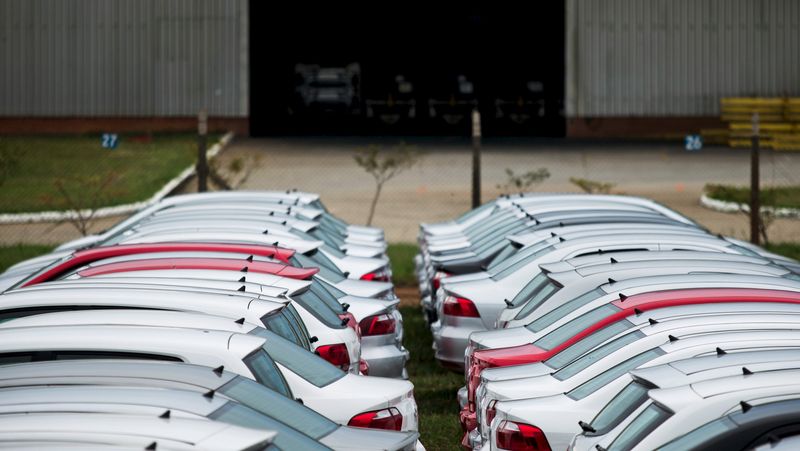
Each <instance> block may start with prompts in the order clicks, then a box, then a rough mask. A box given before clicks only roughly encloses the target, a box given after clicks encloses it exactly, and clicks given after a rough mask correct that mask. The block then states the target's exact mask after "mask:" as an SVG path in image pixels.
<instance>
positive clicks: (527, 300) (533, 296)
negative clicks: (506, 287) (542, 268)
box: [512, 277, 561, 319]
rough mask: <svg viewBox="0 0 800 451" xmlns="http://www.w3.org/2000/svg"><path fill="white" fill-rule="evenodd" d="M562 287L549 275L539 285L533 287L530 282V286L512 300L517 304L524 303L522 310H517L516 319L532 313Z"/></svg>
mask: <svg viewBox="0 0 800 451" xmlns="http://www.w3.org/2000/svg"><path fill="white" fill-rule="evenodd" d="M560 289H561V288H560V287H559V286H558V285H556V284H555V283H554V282H553V281H552V280H550V279H549V278H547V277H545V280H544V282H543V283H541V284H540V285H538V286H534V287H531V285H530V284H528V286H527V287H525V289H523V290H522V291H521V292H520V293H519V294H517V296H515V297H514V300H513V301H512V302H514V303H515V305H523V307H522V308H521V309H520V311H519V312H517V316H516V318H515V319H522V318H525V317H526V316H528V315H530V314H531V313H533V312H534V311H535V310H536V309H537V308H539V306H541V305H542V304H543V303H544V302H545V301H546V300H548V299H550V298H551V297H552V296H553V295H554V294H556V292H557V291H558V290H560Z"/></svg>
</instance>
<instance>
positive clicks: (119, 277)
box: [46, 271, 310, 304]
mask: <svg viewBox="0 0 800 451" xmlns="http://www.w3.org/2000/svg"><path fill="white" fill-rule="evenodd" d="M181 275H182V276H183V277H178V276H176V275H170V274H169V272H168V271H153V272H148V275H142V274H140V273H138V272H132V273H118V274H113V275H108V276H99V277H91V278H83V279H65V280H60V281H55V282H48V283H47V284H46V285H47V286H48V287H56V286H71V287H78V286H80V287H87V288H88V287H98V288H100V287H106V288H114V287H118V286H127V287H131V288H136V287H141V288H150V289H162V290H170V291H195V292H201V293H212V294H213V293H216V294H221V295H226V296H230V295H234V296H240V297H249V298H252V297H254V296H258V299H261V300H264V301H268V302H273V303H279V304H286V303H287V302H289V299H287V298H286V294H287V293H288V291H289V290H288V289H287V288H285V287H275V286H272V285H264V284H262V283H256V282H249V281H248V280H247V276H244V275H243V276H241V277H238V278H237V277H235V276H234V277H232V278H231V279H230V280H220V279H210V278H200V277H187V276H189V275H190V274H181ZM198 276H199V274H198ZM242 279H244V280H242ZM251 280H252V278H251ZM308 285H310V283H308V284H306V287H298V288H297V290H296V291H300V292H302V291H304V289H305V288H307V286H308ZM242 287H244V290H242Z"/></svg>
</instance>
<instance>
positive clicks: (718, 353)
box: [717, 348, 728, 356]
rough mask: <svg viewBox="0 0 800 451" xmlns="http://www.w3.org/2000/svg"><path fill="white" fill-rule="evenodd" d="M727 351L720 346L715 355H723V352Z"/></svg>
mask: <svg viewBox="0 0 800 451" xmlns="http://www.w3.org/2000/svg"><path fill="white" fill-rule="evenodd" d="M727 353H728V352H727V351H725V350H724V349H722V348H717V355H718V356H722V355H725V354H727Z"/></svg>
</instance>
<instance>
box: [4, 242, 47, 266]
mask: <svg viewBox="0 0 800 451" xmlns="http://www.w3.org/2000/svg"><path fill="white" fill-rule="evenodd" d="M52 249H53V247H52V246H41V245H36V244H16V245H13V246H0V272H3V271H5V270H6V269H8V267H9V266H11V265H13V264H15V263H17V262H21V261H22V260H27V259H29V258H33V257H36V256H37V255H42V254H45V253H47V252H50V251H51V250H52Z"/></svg>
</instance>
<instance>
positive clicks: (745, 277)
mask: <svg viewBox="0 0 800 451" xmlns="http://www.w3.org/2000/svg"><path fill="white" fill-rule="evenodd" d="M681 286H684V287H686V288H693V287H695V286H696V287H698V289H699V288H700V287H715V286H719V287H724V286H730V287H747V286H752V287H754V288H755V287H759V288H769V287H775V288H777V289H788V290H800V281H796V280H792V279H787V278H784V277H774V276H760V275H749V274H677V275H666V276H647V277H637V278H634V279H627V280H620V281H617V282H613V283H609V284H607V285H604V286H603V289H604V290H605V291H606V292H607V293H618V292H621V291H625V290H628V289H631V288H637V287H652V290H651V291H665V290H669V289H674V287H678V288H679V287H681ZM670 287H671V288H670Z"/></svg>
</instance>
